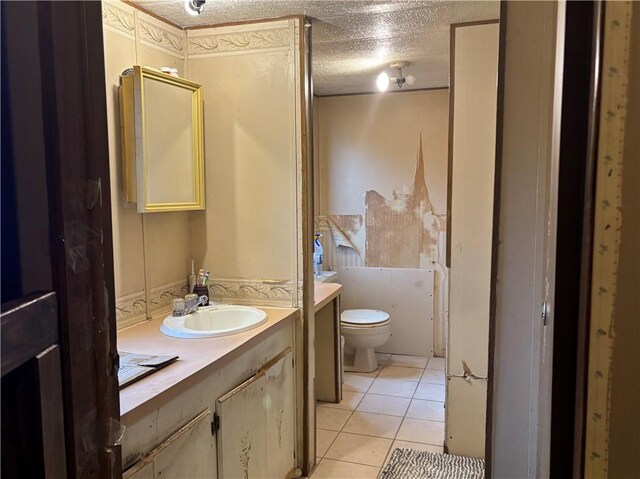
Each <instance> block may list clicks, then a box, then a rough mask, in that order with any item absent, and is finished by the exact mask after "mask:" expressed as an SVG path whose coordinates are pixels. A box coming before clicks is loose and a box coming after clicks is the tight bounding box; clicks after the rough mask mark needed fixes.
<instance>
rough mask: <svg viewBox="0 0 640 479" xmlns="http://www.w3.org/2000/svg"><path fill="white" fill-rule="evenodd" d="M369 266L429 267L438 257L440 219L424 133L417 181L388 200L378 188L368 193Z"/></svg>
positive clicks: (366, 257)
mask: <svg viewBox="0 0 640 479" xmlns="http://www.w3.org/2000/svg"><path fill="white" fill-rule="evenodd" d="M365 207H366V216H365V225H366V238H367V241H366V256H365V266H375V267H383V268H428V267H431V266H432V263H433V262H435V261H437V260H438V232H439V229H440V228H439V225H440V222H439V220H438V218H437V217H436V216H435V215H434V214H433V207H432V206H431V202H430V201H429V191H428V189H427V184H426V182H425V171H424V155H423V151H422V135H420V146H419V148H418V155H417V165H416V170H415V176H414V183H413V186H412V187H411V189H410V190H409V191H408V192H406V193H401V194H398V193H397V192H395V191H394V193H393V198H391V199H387V198H385V197H384V196H382V195H381V194H380V193H378V192H377V191H375V190H369V191H367V193H366V195H365Z"/></svg>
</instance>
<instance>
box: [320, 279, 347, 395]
mask: <svg viewBox="0 0 640 479" xmlns="http://www.w3.org/2000/svg"><path fill="white" fill-rule="evenodd" d="M341 290H342V285H341V284H337V283H322V282H317V283H315V284H314V307H315V324H316V327H315V353H316V380H315V387H316V399H317V400H318V401H326V402H334V403H339V402H340V401H342V348H341V338H340V291H341Z"/></svg>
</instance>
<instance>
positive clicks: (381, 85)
mask: <svg viewBox="0 0 640 479" xmlns="http://www.w3.org/2000/svg"><path fill="white" fill-rule="evenodd" d="M408 66H409V62H393V63H392V64H391V65H389V68H391V69H392V70H395V71H396V76H395V77H391V78H389V75H387V73H386V72H382V73H380V75H378V79H377V80H376V85H377V86H378V90H380V91H387V88H389V83H390V82H393V83H395V84H396V86H397V87H398V88H402V87H403V86H404V85H405V83H406V84H407V85H413V84H414V83H415V82H416V77H414V76H413V75H407V76H406V77H405V76H403V75H402V69H403V68H407V67H408Z"/></svg>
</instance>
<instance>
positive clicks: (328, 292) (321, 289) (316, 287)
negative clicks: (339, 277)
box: [313, 283, 342, 312]
mask: <svg viewBox="0 0 640 479" xmlns="http://www.w3.org/2000/svg"><path fill="white" fill-rule="evenodd" d="M341 289H342V285H341V284H338V283H313V300H314V310H315V311H316V312H318V311H320V310H321V309H322V307H323V306H325V305H327V304H328V303H329V302H330V301H332V300H333V298H335V297H336V296H338V294H340V290H341Z"/></svg>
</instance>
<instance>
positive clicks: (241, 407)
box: [216, 348, 295, 479]
mask: <svg viewBox="0 0 640 479" xmlns="http://www.w3.org/2000/svg"><path fill="white" fill-rule="evenodd" d="M291 359H292V353H291V348H288V349H287V350H285V351H283V352H282V353H281V354H279V355H278V356H276V357H275V358H274V359H273V360H271V361H269V362H268V363H267V364H266V365H265V367H264V368H262V369H261V370H260V371H258V372H257V373H256V374H255V375H254V376H252V377H251V378H249V379H248V380H247V381H245V382H244V383H242V384H240V385H239V386H238V387H236V388H235V389H233V390H231V391H230V392H229V393H227V394H225V395H224V396H222V397H221V398H219V399H218V400H217V402H216V412H217V414H218V415H219V417H220V429H219V431H218V437H217V439H218V477H219V478H220V479H236V478H243V479H253V478H255V479H258V478H260V479H266V478H278V479H282V478H284V477H286V476H287V475H288V474H289V472H291V470H292V469H293V468H294V440H295V439H294V432H295V431H294V391H293V367H292V361H291Z"/></svg>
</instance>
